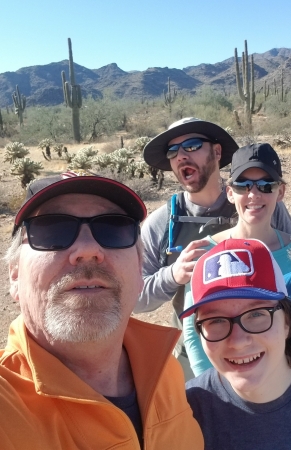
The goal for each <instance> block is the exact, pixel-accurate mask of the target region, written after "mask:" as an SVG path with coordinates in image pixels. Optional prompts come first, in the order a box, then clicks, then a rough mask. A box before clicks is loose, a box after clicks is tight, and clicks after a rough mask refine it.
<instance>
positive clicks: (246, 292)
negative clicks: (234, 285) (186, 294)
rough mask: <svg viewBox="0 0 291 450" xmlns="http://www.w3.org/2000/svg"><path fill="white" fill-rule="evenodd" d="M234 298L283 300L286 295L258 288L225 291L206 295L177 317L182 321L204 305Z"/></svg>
mask: <svg viewBox="0 0 291 450" xmlns="http://www.w3.org/2000/svg"><path fill="white" fill-rule="evenodd" d="M235 298H237V299H245V300H248V299H256V300H283V299H284V298H286V294H285V293H284V292H273V291H268V290H266V289H259V288H242V289H225V290H222V291H218V292H215V293H214V294H210V295H207V296H206V297H204V298H203V299H202V300H201V301H200V302H199V303H197V304H196V305H193V306H190V308H187V309H186V310H185V311H183V312H182V313H181V314H180V315H179V319H181V320H183V319H185V318H186V317H189V316H191V315H192V314H194V313H195V311H196V310H197V309H198V308H199V307H200V306H202V305H205V304H206V303H210V302H214V301H217V300H227V299H235Z"/></svg>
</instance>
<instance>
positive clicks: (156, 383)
mask: <svg viewBox="0 0 291 450" xmlns="http://www.w3.org/2000/svg"><path fill="white" fill-rule="evenodd" d="M145 216H146V209H145V206H144V204H143V202H142V201H141V199H140V198H139V197H138V196H137V195H136V194H135V193H134V192H133V191H132V190H130V189H129V188H128V187H126V186H125V185H123V184H121V183H118V182H116V181H113V180H111V179H107V178H103V177H100V176H92V175H90V176H84V175H81V176H76V174H74V173H71V172H69V173H67V174H63V175H62V176H56V177H49V178H44V179H40V180H37V181H35V182H34V183H32V185H30V186H29V188H28V191H27V198H26V201H25V203H24V205H23V206H22V207H21V208H20V210H19V212H18V214H17V215H16V219H15V227H14V231H13V235H14V237H13V241H12V244H11V247H10V249H9V250H8V253H7V255H6V259H7V261H8V263H9V273H10V283H11V289H10V292H11V295H12V297H13V298H14V299H15V300H17V301H19V303H20V308H21V315H20V316H19V317H18V318H17V319H16V320H15V321H14V322H13V323H12V325H11V327H10V331H9V336H8V343H7V346H6V348H5V350H3V351H2V352H1V358H0V442H1V445H0V446H1V449H2V450H10V449H17V450H18V449H19V450H20V449H21V450H34V449H41V450H52V449H54V450H68V449H69V450H77V449H78V450H87V449H88V450H89V449H90V450H92V449H96V450H105V449H106V450H109V449H122V450H138V449H144V450H147V449H148V450H166V449H167V450H168V449H171V450H174V449H179V450H180V449H183V450H187V449H189V450H190V449H191V450H192V449H195V450H196V449H197V450H202V449H203V446H204V444H203V437H202V434H201V430H200V428H199V426H198V424H197V422H196V420H195V419H194V418H193V416H192V412H191V410H190V408H189V406H188V404H187V401H186V397H185V393H184V382H183V374H182V371H181V369H180V367H179V363H177V362H176V360H175V359H174V358H173V356H171V352H172V350H173V347H174V345H175V343H176V340H177V338H178V336H179V332H178V331H177V330H175V329H172V328H164V327H160V326H156V325H152V324H148V323H144V322H140V321H138V320H135V319H133V318H130V315H131V312H132V310H133V308H134V305H135V303H136V300H137V298H138V295H139V294H140V292H141V290H142V286H143V282H142V277H141V262H142V244H141V241H140V236H139V223H140V221H142V220H143V219H144V218H145Z"/></svg>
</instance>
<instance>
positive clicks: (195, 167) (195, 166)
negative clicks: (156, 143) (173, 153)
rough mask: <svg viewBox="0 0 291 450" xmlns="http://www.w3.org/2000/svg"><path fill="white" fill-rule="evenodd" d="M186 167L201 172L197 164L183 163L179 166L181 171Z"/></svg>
mask: <svg viewBox="0 0 291 450" xmlns="http://www.w3.org/2000/svg"><path fill="white" fill-rule="evenodd" d="M184 167H193V168H194V169H196V170H197V171H199V170H200V167H199V166H198V164H196V163H195V162H191V163H189V162H181V163H180V164H179V165H178V167H177V168H178V170H180V169H183V168H184Z"/></svg>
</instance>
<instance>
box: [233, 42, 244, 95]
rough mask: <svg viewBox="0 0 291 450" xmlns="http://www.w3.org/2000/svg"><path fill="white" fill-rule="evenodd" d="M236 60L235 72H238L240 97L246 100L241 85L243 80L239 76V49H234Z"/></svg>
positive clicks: (237, 83)
mask: <svg viewBox="0 0 291 450" xmlns="http://www.w3.org/2000/svg"><path fill="white" fill-rule="evenodd" d="M234 60H235V73H236V85H237V90H238V93H239V96H240V98H241V99H242V100H243V101H245V96H244V94H243V90H242V86H241V80H240V76H239V64H238V56H237V49H236V48H235V49H234Z"/></svg>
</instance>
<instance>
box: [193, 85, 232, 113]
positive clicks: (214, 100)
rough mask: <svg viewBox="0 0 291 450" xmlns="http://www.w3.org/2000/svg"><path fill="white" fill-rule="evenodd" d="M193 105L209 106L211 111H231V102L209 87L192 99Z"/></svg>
mask: <svg viewBox="0 0 291 450" xmlns="http://www.w3.org/2000/svg"><path fill="white" fill-rule="evenodd" d="M193 100H194V103H195V105H203V106H208V107H209V106H211V107H212V108H213V109H216V110H220V109H226V110H228V111H232V110H233V105H232V102H231V101H230V98H229V97H226V96H225V95H223V94H221V93H220V92H216V91H214V90H213V89H211V87H209V86H205V87H203V88H202V89H201V90H200V91H199V92H198V94H197V95H195V97H194V98H193Z"/></svg>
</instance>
